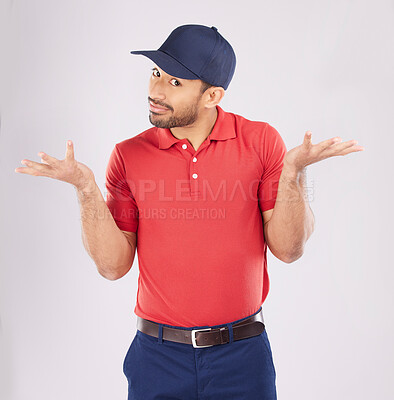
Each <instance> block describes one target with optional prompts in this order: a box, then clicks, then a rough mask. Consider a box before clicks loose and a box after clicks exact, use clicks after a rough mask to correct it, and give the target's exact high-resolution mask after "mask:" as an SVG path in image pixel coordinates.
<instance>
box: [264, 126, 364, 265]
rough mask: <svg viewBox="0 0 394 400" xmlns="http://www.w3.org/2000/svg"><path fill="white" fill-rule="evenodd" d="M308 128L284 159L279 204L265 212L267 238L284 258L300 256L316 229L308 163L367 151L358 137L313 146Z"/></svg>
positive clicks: (290, 258) (280, 256)
mask: <svg viewBox="0 0 394 400" xmlns="http://www.w3.org/2000/svg"><path fill="white" fill-rule="evenodd" d="M311 136H312V133H311V132H310V131H307V132H306V134H305V136H304V141H303V143H302V144H301V145H300V146H297V147H295V148H293V149H291V150H289V151H288V152H287V153H286V155H285V157H284V160H283V169H282V172H281V175H280V178H279V184H278V190H277V196H276V201H275V206H274V208H273V209H272V210H267V211H264V212H263V220H264V221H263V222H264V237H265V241H266V243H267V245H268V247H269V249H270V250H271V252H272V254H274V255H275V256H276V257H277V258H279V259H280V260H282V261H284V262H287V263H291V262H293V261H295V260H297V259H298V258H300V257H301V256H302V254H303V252H304V246H305V243H306V241H307V240H308V239H309V237H310V236H311V234H312V232H313V230H314V223H315V218H314V215H313V212H312V210H311V208H310V206H309V202H308V199H307V196H306V187H305V186H306V166H307V165H310V164H313V163H316V162H318V161H321V160H323V159H325V158H328V157H333V156H340V155H346V154H349V153H351V152H355V151H361V150H364V147H362V146H357V141H356V140H349V141H347V142H343V143H342V139H341V138H340V137H335V138H331V139H328V140H325V141H323V142H320V143H318V144H315V145H313V144H312V142H311Z"/></svg>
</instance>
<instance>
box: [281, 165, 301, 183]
mask: <svg viewBox="0 0 394 400" xmlns="http://www.w3.org/2000/svg"><path fill="white" fill-rule="evenodd" d="M305 168H306V167H303V168H299V167H296V166H295V165H294V164H289V163H288V162H286V161H284V163H283V169H282V176H283V177H285V178H287V179H289V180H298V179H299V178H300V177H301V176H302V175H304V174H305V171H306V169H305Z"/></svg>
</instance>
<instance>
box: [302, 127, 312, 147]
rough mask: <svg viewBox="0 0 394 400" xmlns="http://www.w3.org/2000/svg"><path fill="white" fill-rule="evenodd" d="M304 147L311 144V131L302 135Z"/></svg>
mask: <svg viewBox="0 0 394 400" xmlns="http://www.w3.org/2000/svg"><path fill="white" fill-rule="evenodd" d="M303 144H304V145H306V146H308V147H309V146H310V145H311V144H312V132H311V131H306V133H305V135H304V143H303Z"/></svg>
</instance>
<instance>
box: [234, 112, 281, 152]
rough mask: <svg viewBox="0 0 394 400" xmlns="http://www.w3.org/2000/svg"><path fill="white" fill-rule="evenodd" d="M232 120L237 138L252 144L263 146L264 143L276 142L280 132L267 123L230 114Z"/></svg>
mask: <svg viewBox="0 0 394 400" xmlns="http://www.w3.org/2000/svg"><path fill="white" fill-rule="evenodd" d="M227 114H228V118H232V119H233V121H234V126H235V129H236V132H237V136H239V137H240V138H244V139H245V140H248V141H250V143H251V144H256V145H261V143H262V142H265V141H271V140H275V139H276V137H277V136H280V134H279V132H278V131H277V130H276V129H275V128H274V127H273V126H272V125H271V124H270V123H268V122H267V121H260V120H256V119H251V118H246V117H245V116H242V115H239V114H236V113H230V112H228V113H227Z"/></svg>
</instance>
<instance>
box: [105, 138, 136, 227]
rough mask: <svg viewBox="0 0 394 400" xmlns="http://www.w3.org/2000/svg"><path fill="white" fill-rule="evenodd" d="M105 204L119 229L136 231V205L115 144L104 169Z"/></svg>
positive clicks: (122, 161)
mask: <svg viewBox="0 0 394 400" xmlns="http://www.w3.org/2000/svg"><path fill="white" fill-rule="evenodd" d="M105 187H106V190H107V193H106V200H105V202H106V204H107V206H108V208H109V211H110V212H111V214H112V217H113V218H114V220H115V222H116V224H117V226H118V227H119V229H121V230H123V231H128V232H137V228H138V206H137V203H136V201H135V198H134V196H133V194H132V192H131V190H130V187H129V185H128V183H127V179H126V169H125V165H124V160H123V158H122V156H121V154H120V152H119V148H118V145H115V147H114V149H113V150H112V153H111V155H110V157H109V162H108V165H107V168H106V171H105Z"/></svg>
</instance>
